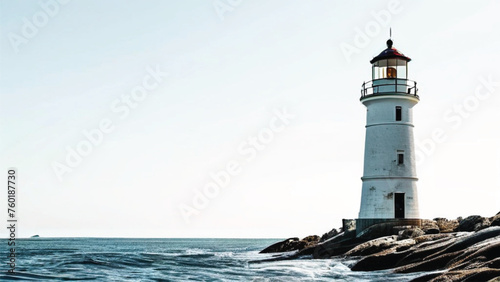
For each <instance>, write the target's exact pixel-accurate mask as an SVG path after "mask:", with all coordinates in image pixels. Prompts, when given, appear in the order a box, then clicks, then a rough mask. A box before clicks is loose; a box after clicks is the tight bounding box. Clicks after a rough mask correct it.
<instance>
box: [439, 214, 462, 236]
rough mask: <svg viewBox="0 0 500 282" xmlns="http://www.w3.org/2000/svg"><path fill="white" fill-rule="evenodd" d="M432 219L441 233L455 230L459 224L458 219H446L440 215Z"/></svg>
mask: <svg viewBox="0 0 500 282" xmlns="http://www.w3.org/2000/svg"><path fill="white" fill-rule="evenodd" d="M434 221H435V222H436V225H437V226H438V228H439V231H440V232H441V233H449V232H453V231H456V230H457V228H458V225H459V224H458V222H459V221H458V220H448V219H446V218H441V217H438V218H435V219H434Z"/></svg>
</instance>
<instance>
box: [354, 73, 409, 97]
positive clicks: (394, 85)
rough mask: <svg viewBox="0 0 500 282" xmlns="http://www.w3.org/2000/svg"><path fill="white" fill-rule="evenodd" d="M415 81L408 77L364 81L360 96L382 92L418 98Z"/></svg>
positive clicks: (380, 93)
mask: <svg viewBox="0 0 500 282" xmlns="http://www.w3.org/2000/svg"><path fill="white" fill-rule="evenodd" d="M417 93H418V88H417V82H416V81H413V80H409V79H399V78H383V79H375V80H372V81H368V82H364V83H363V85H362V87H361V98H364V97H367V96H372V95H382V94H403V95H411V96H415V97H417V98H418V95H417Z"/></svg>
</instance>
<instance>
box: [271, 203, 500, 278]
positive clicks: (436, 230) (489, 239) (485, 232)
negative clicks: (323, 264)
mask: <svg viewBox="0 0 500 282" xmlns="http://www.w3.org/2000/svg"><path fill="white" fill-rule="evenodd" d="M499 221H500V213H498V214H497V215H495V216H493V217H491V218H485V217H481V216H469V217H466V218H464V219H462V218H458V219H456V220H448V219H445V218H436V219H434V220H424V221H423V222H422V226H420V228H418V227H415V226H395V227H391V228H389V227H388V226H383V225H380V226H373V228H372V227H370V228H368V229H367V230H365V232H363V233H362V234H361V236H358V237H356V236H354V237H353V236H351V235H352V234H350V233H338V232H336V230H335V229H333V230H332V231H330V232H328V233H325V234H324V235H323V236H322V238H321V239H320V238H319V236H309V237H306V238H304V239H302V240H299V239H298V238H290V239H287V240H285V241H282V242H279V243H276V244H274V245H272V246H270V247H268V248H266V249H265V250H263V251H262V252H280V250H286V251H290V250H297V252H295V253H292V255H287V256H281V257H280V256H278V257H273V258H271V259H267V261H269V260H281V259H293V258H298V257H303V256H305V255H312V257H313V258H331V257H336V256H342V257H352V258H359V260H358V261H357V262H356V263H355V264H354V265H352V267H351V269H352V270H353V271H373V270H384V269H392V271H393V272H396V273H415V272H422V271H438V272H433V273H432V274H428V275H424V276H422V277H420V278H417V279H415V280H414V281H488V280H491V281H495V280H494V279H497V280H498V281H499V282H500V278H497V277H500V226H497V224H499V223H500V222H499ZM382 231H383V232H386V234H385V235H384V236H380V235H381V234H382V233H381V232H382ZM336 233H338V234H336ZM387 233H389V234H387ZM346 234H347V235H346ZM268 249H269V250H268Z"/></svg>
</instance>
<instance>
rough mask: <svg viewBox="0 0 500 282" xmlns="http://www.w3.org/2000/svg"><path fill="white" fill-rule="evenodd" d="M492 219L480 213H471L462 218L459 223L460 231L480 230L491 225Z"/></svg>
mask: <svg viewBox="0 0 500 282" xmlns="http://www.w3.org/2000/svg"><path fill="white" fill-rule="evenodd" d="M490 224H491V223H490V220H489V219H488V218H486V217H482V216H479V215H471V216H469V217H466V218H464V219H462V220H461V221H460V222H459V225H458V231H469V232H470V231H479V230H481V229H484V228H487V227H489V226H490Z"/></svg>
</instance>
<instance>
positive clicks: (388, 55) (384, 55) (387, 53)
mask: <svg viewBox="0 0 500 282" xmlns="http://www.w3.org/2000/svg"><path fill="white" fill-rule="evenodd" d="M392 43H393V42H392V40H391V39H389V40H387V49H385V50H384V51H382V52H381V53H380V54H379V55H378V56H376V57H375V58H373V59H372V60H371V61H370V63H371V64H373V63H375V62H377V61H380V60H384V59H402V60H405V61H406V62H409V61H411V59H410V58H408V57H406V56H405V55H404V54H403V53H401V52H399V51H398V49H396V48H393V47H392Z"/></svg>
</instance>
